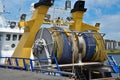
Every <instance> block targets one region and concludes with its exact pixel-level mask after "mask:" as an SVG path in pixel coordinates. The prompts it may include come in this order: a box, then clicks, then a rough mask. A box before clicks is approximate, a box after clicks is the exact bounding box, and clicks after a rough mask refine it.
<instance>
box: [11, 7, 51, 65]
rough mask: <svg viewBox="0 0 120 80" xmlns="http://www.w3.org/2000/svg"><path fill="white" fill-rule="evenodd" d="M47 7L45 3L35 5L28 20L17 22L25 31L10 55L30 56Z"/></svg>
mask: <svg viewBox="0 0 120 80" xmlns="http://www.w3.org/2000/svg"><path fill="white" fill-rule="evenodd" d="M49 7H50V6H45V5H41V6H39V7H37V8H36V10H35V12H34V13H33V16H32V18H31V20H30V21H25V22H23V21H21V22H20V23H19V26H20V27H22V26H25V31H24V33H23V35H22V37H21V40H20V42H19V44H18V46H17V47H16V49H15V51H14V53H13V55H12V57H20V58H30V55H31V49H32V46H33V43H34V38H35V36H36V33H37V32H38V30H39V29H40V27H41V25H42V24H43V20H44V17H45V15H46V13H47V11H48V9H49ZM19 62H20V63H19V65H21V66H23V64H22V62H21V61H19Z"/></svg>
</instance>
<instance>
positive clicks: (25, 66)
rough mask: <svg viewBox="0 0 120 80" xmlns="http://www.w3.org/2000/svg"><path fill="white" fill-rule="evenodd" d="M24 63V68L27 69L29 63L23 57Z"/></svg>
mask: <svg viewBox="0 0 120 80" xmlns="http://www.w3.org/2000/svg"><path fill="white" fill-rule="evenodd" d="M23 64H24V69H25V70H27V65H26V62H25V59H24V58H23Z"/></svg>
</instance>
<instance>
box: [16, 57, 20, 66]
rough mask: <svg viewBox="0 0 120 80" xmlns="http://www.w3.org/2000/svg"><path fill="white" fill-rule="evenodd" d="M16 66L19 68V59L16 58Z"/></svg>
mask: <svg viewBox="0 0 120 80" xmlns="http://www.w3.org/2000/svg"><path fill="white" fill-rule="evenodd" d="M15 62H16V66H19V63H18V58H15Z"/></svg>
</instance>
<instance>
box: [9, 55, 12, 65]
mask: <svg viewBox="0 0 120 80" xmlns="http://www.w3.org/2000/svg"><path fill="white" fill-rule="evenodd" d="M8 64H9V65H12V63H11V60H10V57H8Z"/></svg>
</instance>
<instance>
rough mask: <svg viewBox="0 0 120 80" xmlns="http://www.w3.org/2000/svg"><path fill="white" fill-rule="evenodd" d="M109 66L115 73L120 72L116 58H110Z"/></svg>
mask: <svg viewBox="0 0 120 80" xmlns="http://www.w3.org/2000/svg"><path fill="white" fill-rule="evenodd" d="M108 64H109V65H110V66H111V67H112V69H113V71H114V72H115V73H119V72H120V69H119V66H118V64H117V63H116V61H115V59H114V57H113V56H111V55H109V56H108Z"/></svg>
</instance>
